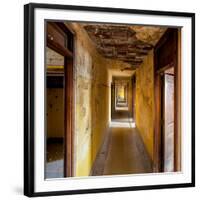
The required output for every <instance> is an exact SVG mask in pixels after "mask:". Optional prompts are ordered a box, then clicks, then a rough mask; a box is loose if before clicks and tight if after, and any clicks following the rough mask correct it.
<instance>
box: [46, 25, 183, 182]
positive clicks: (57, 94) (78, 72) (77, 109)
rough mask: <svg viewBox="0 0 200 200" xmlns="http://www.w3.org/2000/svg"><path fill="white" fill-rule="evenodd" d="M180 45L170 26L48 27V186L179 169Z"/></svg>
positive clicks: (175, 29)
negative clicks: (73, 179) (68, 179)
mask: <svg viewBox="0 0 200 200" xmlns="http://www.w3.org/2000/svg"><path fill="white" fill-rule="evenodd" d="M50 36H52V37H50ZM51 38H53V40H52V39H51ZM180 39H181V38H180V30H179V29H178V28H171V27H156V26H155V27H154V26H145V25H141V26H137V25H126V24H95V23H75V22H74V23H72V22H47V34H46V40H47V47H46V121H47V122H46V135H45V139H46V140H45V143H46V152H45V153H46V154H45V159H46V166H45V167H46V168H45V170H46V171H45V176H46V178H47V179H48V178H63V177H82V176H83V177H86V176H101V175H126V174H142V173H152V172H172V171H176V170H180V166H181V163H180V138H181V137H180V129H179V124H180V123H179V122H180V121H179V110H180V108H179V105H181V104H180V103H181V99H180V97H179V94H180V91H179V89H180V62H179V61H180V58H179V57H178V55H179V54H178V53H179V46H178V44H179V43H180ZM169 50H170V51H169Z"/></svg>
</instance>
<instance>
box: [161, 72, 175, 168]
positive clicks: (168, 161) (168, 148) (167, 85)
mask: <svg viewBox="0 0 200 200" xmlns="http://www.w3.org/2000/svg"><path fill="white" fill-rule="evenodd" d="M163 92H164V95H163V97H164V99H163V103H164V105H163V106H164V108H163V111H164V112H163V115H164V116H163V117H164V126H163V140H164V141H163V147H164V151H163V156H164V159H163V162H164V163H163V167H164V169H163V171H164V172H172V171H174V75H170V74H164V89H163Z"/></svg>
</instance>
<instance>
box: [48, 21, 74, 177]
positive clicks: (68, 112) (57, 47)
mask: <svg viewBox="0 0 200 200" xmlns="http://www.w3.org/2000/svg"><path fill="white" fill-rule="evenodd" d="M46 23H50V24H51V27H53V31H54V30H55V32H57V33H59V34H60V36H61V37H64V40H63V41H65V39H66V40H67V39H69V40H70V42H69V41H68V43H67V45H66V43H65V42H66V41H65V42H64V43H62V41H60V40H59V38H56V36H57V35H56V33H54V35H53V36H52V35H51V32H52V30H48V26H47V25H46V27H47V33H46V34H47V46H48V47H49V48H51V49H53V50H54V51H56V52H58V53H59V54H61V55H62V56H64V177H71V176H74V170H73V168H74V167H73V165H74V162H73V161H74V158H73V157H74V153H73V152H74V145H73V143H74V141H73V137H74V84H73V77H74V72H73V69H74V66H73V65H74V33H72V32H71V31H70V30H69V29H68V28H67V27H66V26H65V24H64V23H61V22H51V21H46ZM59 34H58V36H59ZM69 45H70V46H69Z"/></svg>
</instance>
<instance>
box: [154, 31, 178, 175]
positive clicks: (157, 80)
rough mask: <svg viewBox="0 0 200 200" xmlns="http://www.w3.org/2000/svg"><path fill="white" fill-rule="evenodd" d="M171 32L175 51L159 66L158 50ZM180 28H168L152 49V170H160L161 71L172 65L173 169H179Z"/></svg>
mask: <svg viewBox="0 0 200 200" xmlns="http://www.w3.org/2000/svg"><path fill="white" fill-rule="evenodd" d="M172 32H173V34H174V38H175V39H174V40H175V41H174V42H175V51H174V52H173V53H172V60H171V61H169V63H167V64H166V65H163V66H159V62H158V59H159V58H158V57H159V56H158V55H159V54H158V52H159V49H160V48H161V47H163V46H164V45H165V44H166V42H167V41H168V39H169V35H170V34H171V33H172ZM180 37H181V34H180V30H177V29H168V30H167V31H166V32H165V34H164V35H163V36H162V38H161V39H160V41H159V42H158V44H157V45H156V47H155V49H154V91H155V93H154V99H155V103H154V105H155V119H154V156H153V171H154V172H161V171H162V168H161V163H162V158H161V156H162V155H161V152H162V151H161V148H162V147H161V123H162V121H161V88H162V85H161V73H163V71H165V70H166V69H168V68H170V67H171V66H174V171H180V170H181V62H180V61H181V58H180V56H181V52H180V51H181V46H180V43H181V42H180Z"/></svg>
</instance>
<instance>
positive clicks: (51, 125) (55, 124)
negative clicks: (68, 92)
mask: <svg viewBox="0 0 200 200" xmlns="http://www.w3.org/2000/svg"><path fill="white" fill-rule="evenodd" d="M46 92H47V96H46V105H47V107H46V109H47V110H46V111H47V112H46V118H47V137H48V138H63V136H64V99H63V98H64V94H63V88H47V90H46Z"/></svg>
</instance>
